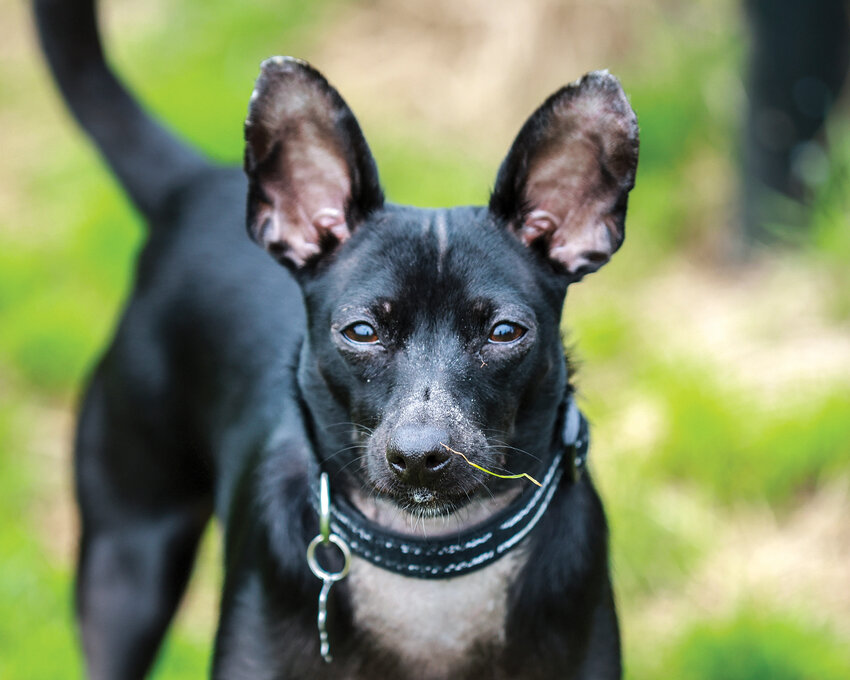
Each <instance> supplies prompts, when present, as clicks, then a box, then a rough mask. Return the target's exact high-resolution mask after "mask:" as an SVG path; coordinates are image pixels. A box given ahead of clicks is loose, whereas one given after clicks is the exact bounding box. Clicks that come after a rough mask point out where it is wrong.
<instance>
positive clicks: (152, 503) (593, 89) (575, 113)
mask: <svg viewBox="0 0 850 680" xmlns="http://www.w3.org/2000/svg"><path fill="white" fill-rule="evenodd" d="M34 7H35V16H36V20H37V25H38V29H39V34H40V38H41V42H42V46H43V49H44V52H45V54H46V56H47V59H48V62H49V64H50V66H51V69H52V72H53V74H54V76H55V79H56V81H57V83H58V86H59V88H60V90H61V92H62V94H63V96H64V98H65V100H66V102H67V104H68V106H69V107H70V109H71V111H72V112H73V114H74V115H75V117H76V118H77V120H78V121H79V123H80V124H81V126H82V128H83V129H84V130H85V131H86V132H87V133H88V135H90V136H91V137H92V139H93V141H94V142H95V144H96V145H97V146H98V148H99V149H100V151H101V153H102V154H103V156H104V157H105V159H106V161H107V163H108V164H109V166H110V168H111V169H112V171H113V173H114V174H115V175H116V177H117V179H118V181H119V182H120V183H121V185H122V187H123V188H124V189H125V191H126V192H127V194H128V196H129V198H130V200H131V201H132V202H133V204H134V205H135V207H136V208H137V209H138V211H139V212H140V213H141V214H142V215H143V216H144V217H145V218H146V220H147V222H148V223H149V232H148V235H147V240H146V243H145V245H144V248H143V250H142V252H141V254H140V256H139V259H138V267H137V271H136V278H135V286H134V289H133V292H132V294H131V296H130V298H129V301H128V302H127V305H126V309H125V310H124V313H123V315H122V317H121V320H120V323H119V325H118V327H117V330H116V332H115V336H114V339H113V341H112V343H111V345H110V347H109V348H108V350H107V351H106V352H105V354H104V355H103V357H102V358H101V359H100V361H99V363H98V365H97V367H96V369H95V370H94V372H93V374H92V376H91V378H90V380H89V383H88V387H87V390H86V393H85V397H84V400H83V404H82V408H81V413H80V417H79V425H78V430H77V437H76V442H75V450H76V453H75V475H76V477H75V478H76V492H77V497H78V502H79V507H80V515H81V526H82V531H81V540H80V551H79V562H78V570H77V580H76V606H77V614H78V621H79V627H80V631H81V637H82V642H83V646H84V650H85V658H86V663H87V670H88V673H89V675H90V677H92V678H95V679H96V680H109V679H115V680H131V679H133V678H141V677H143V676H144V675H145V674H146V673H147V671H148V670H149V669H150V666H151V663H152V660H153V658H154V656H155V654H156V651H157V649H158V646H159V644H160V642H161V640H162V638H163V636H164V634H165V630H166V628H167V626H168V624H169V621H170V620H171V618H172V615H173V614H174V611H175V608H176V607H177V604H178V602H179V600H180V597H181V594H182V593H183V590H184V588H185V586H186V582H187V580H188V578H189V574H190V571H191V567H192V564H193V560H194V556H195V552H196V548H197V545H198V541H199V537H200V536H201V533H202V531H203V529H204V527H205V526H206V524H207V523H208V521H209V519H210V517H211V516H213V515H215V516H216V518H217V519H218V521H219V522H220V523H221V526H222V527H223V534H224V574H225V576H224V584H223V593H222V599H221V613H220V621H219V626H218V631H217V634H216V640H215V650H214V656H213V661H212V670H211V673H212V676H213V677H215V678H220V679H222V680H240V679H243V678H244V679H247V678H250V679H252V680H259V679H266V678H267V679H269V680H271V679H281V678H328V679H337V678H338V679H343V678H345V679H358V678H411V679H423V680H424V679H429V680H433V679H436V678H497V679H498V678H503V679H507V678H511V679H515V678H527V679H533V678H579V679H585V680H586V679H594V680H599V679H603V680H604V679H609V678H618V677H620V676H621V660H620V643H619V633H618V624H617V617H616V612H615V606H614V597H613V590H612V586H611V579H610V575H609V569H608V549H607V543H608V538H607V529H606V522H605V516H604V512H603V508H602V505H601V502H600V500H599V497H598V495H597V494H596V492H595V490H594V487H593V484H592V482H591V478H590V475H589V474H588V472H587V469H586V466H585V464H584V462H585V455H586V453H587V446H588V443H587V423H586V421H585V420H584V418H583V416H581V414H580V412H579V411H578V409H577V408H576V406H575V401H574V398H573V388H572V386H571V377H572V375H571V369H570V366H569V362H568V361H567V359H566V358H565V354H564V350H563V345H562V342H561V337H560V331H559V328H560V319H561V309H562V306H563V304H564V299H565V295H566V291H567V287H568V286H569V285H571V284H573V283H575V282H577V281H579V280H580V279H581V278H582V277H583V276H584V275H586V274H588V273H590V272H592V271H595V270H597V269H598V268H599V267H600V266H602V265H603V264H605V263H606V262H607V261H608V260H609V259H610V257H611V256H612V255H613V253H614V252H615V251H616V250H617V249H618V248H619V247H620V245H621V243H622V241H623V238H624V233H625V232H624V224H625V223H624V221H625V215H626V207H627V200H628V194H629V191H630V190H631V189H632V187H633V185H634V179H635V172H636V167H637V158H638V128H637V121H636V118H635V115H634V113H633V111H632V109H631V107H630V105H629V103H628V100H627V98H626V96H625V94H624V93H623V90H622V89H621V87H620V84H619V83H618V81H617V80H616V79H615V78H614V77H613V76H610V75H608V74H607V72H594V73H591V74H588V75H586V76H584V77H583V78H582V79H580V80H578V81H576V82H574V83H572V84H570V85H567V86H566V87H564V88H562V89H560V90H558V91H557V92H555V93H554V94H553V95H552V96H551V97H549V98H548V99H547V100H546V101H545V102H544V103H543V104H542V106H540V108H538V109H537V110H536V111H535V112H534V113H533V115H532V116H531V117H530V118H529V119H528V121H527V122H526V123H525V125H524V126H523V127H522V129H521V130H520V132H519V135H518V136H517V138H516V140H515V141H514V143H513V145H512V146H511V148H510V150H509V151H508V154H507V156H506V158H505V160H504V162H503V163H502V165H501V168H500V169H499V171H498V175H497V177H496V180H495V185H494V188H493V191H492V195H491V197H490V201H489V204H488V205H487V206H486V207H459V208H451V209H427V210H426V209H420V208H413V207H406V206H401V205H395V204H391V203H389V202H387V201H386V200H385V199H384V195H383V192H382V190H381V185H380V183H379V179H378V173H377V170H376V165H375V161H374V160H373V158H372V155H371V153H370V151H369V147H368V145H367V143H366V141H365V139H364V137H363V134H362V132H361V130H360V127H359V125H358V123H357V121H356V119H355V117H354V115H353V114H352V112H351V111H350V109H349V108H348V106H347V105H346V104H345V102H344V101H343V99H342V98H341V97H340V95H339V94H338V93H337V91H336V90H335V89H334V88H333V87H331V85H329V84H328V82H327V81H326V80H325V78H324V77H323V76H322V75H321V74H320V73H319V72H318V71H316V70H315V69H313V68H312V67H311V66H309V65H308V64H306V63H305V62H303V61H299V60H296V59H291V58H281V57H275V58H272V59H269V60H267V61H265V62H264V63H263V64H262V67H261V73H260V76H259V79H258V80H257V83H256V89H255V90H254V92H253V94H252V95H251V98H250V104H249V114H248V117H247V121H246V124H245V141H246V146H245V163H244V174H243V173H242V172H241V171H240V170H239V169H236V168H226V167H219V166H216V165H214V164H212V163H210V162H208V161H207V160H205V159H204V158H202V157H201V156H200V155H199V154H197V153H196V152H195V151H193V150H191V149H190V148H188V147H187V146H185V145H184V144H183V143H182V142H180V141H179V140H177V139H176V138H174V137H173V136H172V135H171V134H170V133H169V132H167V131H166V130H165V129H164V128H162V127H160V125H159V124H158V123H156V122H155V121H154V120H152V119H151V118H150V117H149V116H148V115H147V114H146V113H145V112H144V111H143V110H142V109H141V108H140V107H139V105H138V104H137V103H136V102H135V101H134V100H133V98H132V97H131V96H130V95H129V94H128V93H127V91H126V90H125V89H124V88H123V86H122V85H121V84H120V83H119V81H118V80H117V79H116V78H115V76H114V75H113V74H112V72H111V71H110V70H109V68H108V67H107V66H106V64H105V62H104V58H103V53H102V48H101V44H100V39H99V34H98V28H97V21H96V12H95V8H94V6H93V2H92V0H35V3H34ZM246 196H247V202H246ZM245 225H247V230H248V234H249V235H250V237H251V239H249V238H248V237H247V236H246V235H245V233H244V230H245ZM251 240H253V242H254V243H252V242H251ZM256 244H259V245H260V246H261V248H258V247H257V245H256ZM263 251H266V252H263ZM269 254H270V255H271V257H269ZM281 265H283V266H281ZM488 472H489V473H495V474H488ZM523 474H527V475H528V477H529V478H530V479H527V478H525V477H522V478H512V477H520V476H521V475H523ZM497 475H501V476H497Z"/></svg>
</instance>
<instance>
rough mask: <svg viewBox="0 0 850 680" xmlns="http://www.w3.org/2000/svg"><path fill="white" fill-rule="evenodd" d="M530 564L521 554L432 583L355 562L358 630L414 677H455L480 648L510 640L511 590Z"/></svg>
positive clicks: (353, 585)
mask: <svg viewBox="0 0 850 680" xmlns="http://www.w3.org/2000/svg"><path fill="white" fill-rule="evenodd" d="M524 561H525V557H524V555H523V554H522V552H521V551H519V550H515V551H513V552H511V553H509V554H508V555H506V556H505V557H503V558H502V559H500V560H497V561H496V562H494V563H493V564H491V565H489V566H488V567H485V568H484V569H481V570H479V571H476V572H473V573H471V574H465V575H463V576H457V577H455V578H452V579H439V580H433V581H432V580H426V579H416V578H408V577H405V576H401V575H400V574H395V573H392V572H389V571H385V570H383V569H380V568H378V567H376V566H374V565H373V564H371V563H370V562H367V561H366V560H363V559H361V558H358V557H354V558H352V562H351V572H350V573H349V576H348V579H347V580H348V587H349V589H350V593H351V601H352V606H353V610H354V611H353V613H354V622H355V625H356V626H357V627H359V628H360V629H361V630H366V631H368V632H369V633H370V634H371V635H372V637H373V639H374V640H375V642H376V643H377V644H378V645H380V646H381V647H382V648H384V649H386V650H387V651H391V652H394V653H395V654H396V655H398V657H399V658H400V659H401V661H402V663H404V664H405V665H406V666H408V667H409V668H410V671H411V672H410V675H409V676H408V677H416V678H446V677H451V675H452V674H453V672H455V671H456V670H457V669H460V668H461V667H462V666H463V665H464V663H465V661H466V660H467V658H468V654H469V652H470V651H471V650H472V648H473V647H474V646H475V645H476V644H479V643H482V644H492V643H495V644H497V645H498V644H499V643H501V642H503V641H504V635H505V616H506V614H507V595H508V587H509V586H510V584H511V583H512V582H513V580H514V578H516V576H517V574H518V573H519V571H520V569H521V568H522V565H523V563H524Z"/></svg>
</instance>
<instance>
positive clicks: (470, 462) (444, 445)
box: [440, 442, 543, 486]
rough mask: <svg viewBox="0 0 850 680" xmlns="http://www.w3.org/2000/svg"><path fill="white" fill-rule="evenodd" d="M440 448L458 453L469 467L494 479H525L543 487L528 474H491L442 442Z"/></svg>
mask: <svg viewBox="0 0 850 680" xmlns="http://www.w3.org/2000/svg"><path fill="white" fill-rule="evenodd" d="M440 446H442V447H443V448H445V449H447V450H448V451H451V452H452V453H456V454H457V455H459V456H460V457H461V458H463V459H464V460H465V461H466V462H467V463H468V464H469V465H471V466H472V467H474V468H475V469H477V470H481V472H486V473H487V474H488V475H493V477H498V478H499V479H522V478H523V477H525V478H526V479H527V480H528V481H529V482H531V483H532V484H537V486H543V485H542V484H541V483H540V482H538V481H537V480H536V479H534V477H532V476H531V475H530V474H528V473H527V472H520V473H519V474H518V475H500V474H499V473H497V472H491V471H490V470H488V469H487V468H484V467H481V466H480V465H478V463H473V462H472V461H471V460H469V458H467V457H466V456H465V455H463V454H462V453H461V452H460V451H455V450H454V449H453V448H452V447H451V446H449V445H448V444H443V442H440Z"/></svg>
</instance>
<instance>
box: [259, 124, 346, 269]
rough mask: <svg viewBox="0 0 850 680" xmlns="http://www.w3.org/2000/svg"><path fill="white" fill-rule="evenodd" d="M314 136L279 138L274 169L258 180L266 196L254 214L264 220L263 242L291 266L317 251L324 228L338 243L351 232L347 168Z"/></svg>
mask: <svg viewBox="0 0 850 680" xmlns="http://www.w3.org/2000/svg"><path fill="white" fill-rule="evenodd" d="M305 136H306V137H310V138H311V139H304V137H305ZM316 137H317V135H303V134H301V135H297V136H296V134H293V135H291V136H289V137H287V138H285V139H284V140H283V142H282V144H283V149H282V151H281V154H280V158H281V166H280V168H279V171H278V173H275V176H274V177H272V178H269V179H268V180H266V181H264V182H262V187H263V191H264V192H265V194H266V196H267V197H268V198H269V200H270V201H271V203H270V204H267V205H265V206H263V207H262V209H261V210H260V211H258V216H257V217H258V222H259V224H260V225H265V226H264V227H262V232H261V239H262V242H263V245H264V246H265V247H266V248H267V249H269V250H273V251H274V250H277V251H282V252H285V254H286V257H287V258H288V259H289V260H291V261H292V263H293V264H295V265H296V266H301V265H303V264H304V263H305V262H306V261H307V260H308V259H310V258H311V257H313V256H314V255H318V254H319V253H320V251H321V247H320V244H321V242H322V240H323V239H324V238H326V236H327V235H328V234H331V235H333V236H334V237H335V238H336V239H337V241H339V242H340V243H342V242H343V241H345V240H346V239H348V237H349V236H351V230H350V229H349V227H348V224H347V223H346V220H345V208H346V202H347V201H348V200H349V197H350V196H351V182H350V180H349V178H348V169H347V167H346V165H345V162H344V161H343V159H341V158H339V157H338V156H337V155H336V154H334V153H333V152H331V151H330V150H329V149H326V148H324V145H323V144H322V143H321V140H319V139H317V138H316Z"/></svg>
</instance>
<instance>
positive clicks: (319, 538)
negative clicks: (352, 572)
mask: <svg viewBox="0 0 850 680" xmlns="http://www.w3.org/2000/svg"><path fill="white" fill-rule="evenodd" d="M319 544H321V545H330V544H333V545H335V546H336V547H337V548H339V551H340V552H341V553H342V557H343V564H342V569H340V570H339V571H337V572H332V571H328V570H327V569H325V568H324V567H322V565H321V564H319V561H318V560H317V559H316V547H317V546H318V545H319ZM307 565H308V566H309V567H310V571H312V572H313V574H314V575H315V576H316V578H318V579H319V580H321V581H322V590H321V591H320V592H319V615H318V617H317V619H316V623H317V625H318V628H319V643H320V653H321V655H322V658H323V659H324V660H325V662H326V663H330V662H331V661H333V657H332V656H331V644H330V641H329V640H328V629H327V620H328V595H330V592H331V586H332V585H333V584H334V583H336V582H337V581H341V580H342V579H344V578H345V577H346V576H347V575H348V570H349V568H350V567H351V551H350V550H349V549H348V545H347V544H346V543H345V541H343V540H342V539H341V538H340V537H339V536H337V535H336V534H332V533H331V485H330V481H329V480H328V474H327V473H326V472H323V473H322V476H321V477H320V479H319V533H318V534H317V535H316V537H315V538H313V540H312V541H310V544H309V545H308V546H307Z"/></svg>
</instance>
